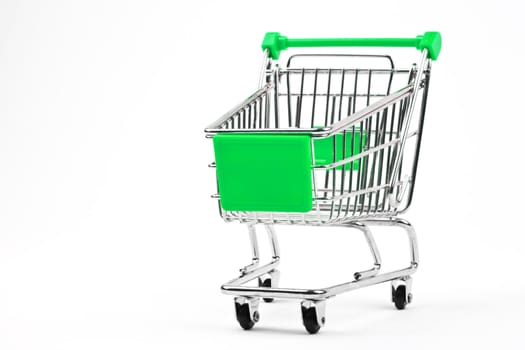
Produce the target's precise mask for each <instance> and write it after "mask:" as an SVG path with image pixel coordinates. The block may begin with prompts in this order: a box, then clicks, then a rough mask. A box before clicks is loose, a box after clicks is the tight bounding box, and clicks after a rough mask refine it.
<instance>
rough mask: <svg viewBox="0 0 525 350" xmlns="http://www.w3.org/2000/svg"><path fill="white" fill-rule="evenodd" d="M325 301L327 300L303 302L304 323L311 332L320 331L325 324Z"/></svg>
mask: <svg viewBox="0 0 525 350" xmlns="http://www.w3.org/2000/svg"><path fill="white" fill-rule="evenodd" d="M324 303H325V301H321V302H312V301H303V302H302V303H301V313H302V316H303V325H304V328H306V330H307V331H308V333H310V334H315V333H317V332H319V330H320V329H321V327H322V326H324V323H325V319H326V318H325V316H324Z"/></svg>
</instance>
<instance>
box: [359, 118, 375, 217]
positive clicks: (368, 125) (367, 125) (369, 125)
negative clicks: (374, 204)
mask: <svg viewBox="0 0 525 350" xmlns="http://www.w3.org/2000/svg"><path fill="white" fill-rule="evenodd" d="M365 128H366V134H367V136H366V140H365V144H366V145H365V150H369V149H370V139H371V137H370V134H371V129H372V116H369V117H368V118H366V122H365ZM368 158H369V156H368V155H366V156H364V157H363V164H364V165H363V169H364V173H363V176H362V178H361V179H362V182H361V189H362V190H365V189H366V183H367V180H368ZM366 195H367V194H366V193H363V194H361V195H360V196H359V197H360V198H359V202H360V203H361V210H360V212H359V215H363V211H364V209H365V196H366Z"/></svg>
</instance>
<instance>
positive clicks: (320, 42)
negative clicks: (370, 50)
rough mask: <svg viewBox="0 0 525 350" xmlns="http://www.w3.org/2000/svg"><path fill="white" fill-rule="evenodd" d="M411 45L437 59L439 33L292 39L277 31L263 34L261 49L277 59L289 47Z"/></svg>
mask: <svg viewBox="0 0 525 350" xmlns="http://www.w3.org/2000/svg"><path fill="white" fill-rule="evenodd" d="M339 46H355V47H413V48H416V49H418V50H421V51H422V50H423V49H427V50H428V57H430V58H431V59H432V60H437V58H438V56H439V53H440V51H441V34H440V33H439V32H426V33H425V34H423V35H418V36H416V37H415V38H312V39H303V38H300V39H295V38H294V39H292V38H288V37H286V36H284V35H281V34H280V33H277V32H268V33H266V35H265V36H264V39H263V43H262V49H263V50H265V49H268V51H269V52H270V56H271V57H272V58H273V59H278V58H279V55H280V54H281V51H283V50H286V49H288V48H289V47H339Z"/></svg>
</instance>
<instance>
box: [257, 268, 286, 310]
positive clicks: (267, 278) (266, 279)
mask: <svg viewBox="0 0 525 350" xmlns="http://www.w3.org/2000/svg"><path fill="white" fill-rule="evenodd" d="M280 277H281V273H280V271H279V270H272V271H270V272H269V273H268V274H266V275H264V276H261V277H259V287H268V288H272V287H277V286H278V285H279V279H280ZM263 300H264V301H265V302H267V303H271V302H272V301H273V300H274V298H263Z"/></svg>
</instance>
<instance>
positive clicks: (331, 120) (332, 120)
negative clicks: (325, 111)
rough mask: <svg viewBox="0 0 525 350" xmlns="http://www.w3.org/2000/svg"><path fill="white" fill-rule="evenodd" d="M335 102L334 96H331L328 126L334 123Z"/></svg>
mask: <svg viewBox="0 0 525 350" xmlns="http://www.w3.org/2000/svg"><path fill="white" fill-rule="evenodd" d="M335 101H336V96H335V95H334V96H332V113H331V114H330V125H332V124H333V123H334V122H335Z"/></svg>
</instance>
